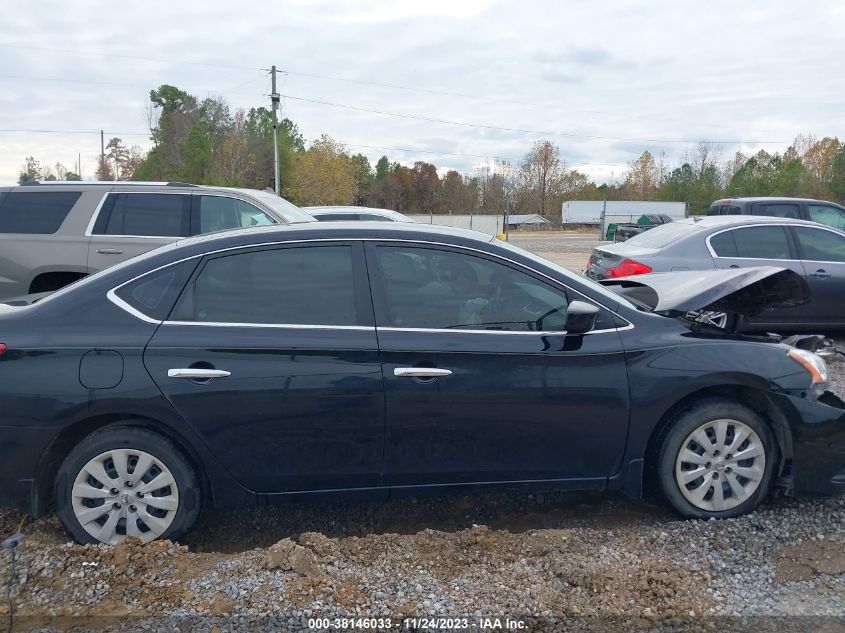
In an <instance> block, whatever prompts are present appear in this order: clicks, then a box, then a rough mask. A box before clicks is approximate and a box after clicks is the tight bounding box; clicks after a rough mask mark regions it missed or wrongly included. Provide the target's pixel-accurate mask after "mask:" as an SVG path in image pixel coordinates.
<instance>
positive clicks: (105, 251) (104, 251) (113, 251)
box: [97, 248, 123, 255]
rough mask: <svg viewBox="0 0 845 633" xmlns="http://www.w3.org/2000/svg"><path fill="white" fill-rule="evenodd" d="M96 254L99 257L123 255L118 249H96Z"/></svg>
mask: <svg viewBox="0 0 845 633" xmlns="http://www.w3.org/2000/svg"><path fill="white" fill-rule="evenodd" d="M97 252H98V253H99V254H100V255H123V251H122V250H120V249H119V248H98V249H97Z"/></svg>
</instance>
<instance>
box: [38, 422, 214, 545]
mask: <svg viewBox="0 0 845 633" xmlns="http://www.w3.org/2000/svg"><path fill="white" fill-rule="evenodd" d="M139 468H140V469H143V472H141V470H139ZM130 470H131V471H132V472H129V471H130ZM92 473H93V474H92ZM121 474H122V475H123V476H122V477H121V476H120V475H121ZM95 475H96V476H95ZM101 480H102V481H101ZM55 492H56V508H57V509H58V515H59V519H61V521H62V523H63V524H64V526H65V528H67V530H68V532H70V534H71V535H72V536H73V538H74V539H75V540H76V541H77V542H79V543H109V544H115V543H119V542H120V541H122V540H124V539H125V538H126V537H127V536H135V537H137V538H139V539H141V540H142V541H143V542H149V541H152V540H155V539H157V538H161V539H178V538H179V537H181V536H182V535H184V534H185V533H186V532H187V531H188V530H189V529H190V528H191V527H192V526H193V524H194V522H195V521H196V520H197V516H198V515H199V511H200V507H201V505H202V490H201V488H200V485H199V482H198V481H197V474H196V472H195V471H194V469H193V468H192V467H191V465H190V463H189V461H188V460H187V459H186V458H185V456H184V455H183V454H182V452H181V451H179V449H178V448H177V447H176V446H175V445H174V444H173V443H172V442H171V441H170V440H168V439H167V438H165V437H163V436H161V435H159V434H158V433H155V432H153V431H149V430H147V429H144V428H141V427H136V426H130V425H125V426H124V425H121V426H114V427H109V428H106V429H102V430H99V431H95V432H94V433H92V434H91V435H89V436H88V437H86V438H85V439H83V440H82V441H81V442H79V444H77V445H76V446H75V447H74V448H73V449H72V450H71V451H70V453H69V454H68V456H67V457H66V458H65V460H64V462H62V465H61V466H60V467H59V471H58V473H57V475H56V482H55ZM115 492H116V494H115Z"/></svg>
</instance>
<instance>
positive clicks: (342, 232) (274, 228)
mask: <svg viewBox="0 0 845 633" xmlns="http://www.w3.org/2000/svg"><path fill="white" fill-rule="evenodd" d="M312 239H327V240H329V239H330V240H344V239H373V240H378V239H387V240H390V239H423V240H428V241H448V242H452V243H456V244H458V243H476V244H489V243H490V242H492V241H493V240H494V239H495V238H494V237H493V236H492V235H489V234H487V233H480V232H478V231H471V230H468V229H459V228H455V227H452V226H440V225H437V224H434V225H431V224H412V223H400V222H397V223H391V222H367V221H364V222H360V221H359V222H347V221H340V222H303V223H299V224H272V225H267V226H257V227H251V228H246V229H234V230H227V231H220V232H218V233H209V234H206V235H198V236H196V237H190V238H187V239H184V240H179V241H178V242H176V244H178V245H179V246H192V245H197V244H200V245H203V247H204V249H206V248H208V246H210V245H211V244H212V243H214V242H220V244H213V247H214V248H226V247H227V246H230V245H231V246H241V245H248V244H252V243H254V244H259V243H262V242H264V241H267V242H273V241H280V242H283V241H296V240H312ZM229 243H231V244H229Z"/></svg>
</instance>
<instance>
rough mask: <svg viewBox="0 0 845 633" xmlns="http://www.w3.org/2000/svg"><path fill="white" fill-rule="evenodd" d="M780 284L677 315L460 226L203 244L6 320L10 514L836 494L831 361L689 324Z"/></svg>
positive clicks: (175, 523) (359, 228)
mask: <svg viewBox="0 0 845 633" xmlns="http://www.w3.org/2000/svg"><path fill="white" fill-rule="evenodd" d="M777 274H778V269H772V270H770V271H768V272H765V271H764V272H762V273H760V274H759V276H758V277H756V278H749V279H746V280H745V282H743V283H739V282H737V280H736V279H733V281H732V282H731V283H729V284H726V289H725V290H723V291H718V290H714V287H718V283H716V280H715V279H711V280H710V282H711V283H710V284H709V285H708V288H709V290H708V291H707V292H706V293H703V294H702V296H701V297H700V298H699V299H700V300H699V301H696V300H695V298H694V297H689V296H687V297H686V299H685V301H684V303H683V305H681V304H675V306H674V307H675V308H678V309H676V310H673V309H661V304H660V299H659V298H658V299H657V303H654V305H651V306H650V305H649V302H648V300H647V293H645V294H644V293H643V292H640V293H638V294H637V293H635V296H634V295H632V296H629V297H626V296H624V295H625V292H622V293H621V294H620V293H618V292H615V291H613V290H610V289H607V288H604V287H602V286H601V285H599V284H596V283H594V282H592V281H589V280H585V279H583V278H580V277H578V276H576V275H573V274H572V273H570V272H568V271H565V270H563V269H561V268H559V267H557V266H555V265H554V264H552V263H550V262H548V261H546V260H543V259H541V258H538V257H536V256H534V255H531V254H529V253H527V252H524V251H522V250H520V249H517V248H514V247H511V246H509V245H507V244H503V243H501V242H499V241H497V240H493V239H491V238H490V237H489V236H483V235H480V234H478V233H472V232H464V231H458V230H454V229H445V228H443V229H438V228H434V227H430V228H429V227H421V226H412V225H401V226H399V225H386V224H367V223H355V224H340V223H338V224H334V223H325V224H318V225H309V226H299V227H297V226H290V227H268V228H262V229H250V230H245V231H237V232H230V233H226V234H218V235H212V236H207V237H203V238H194V239H190V240H185V241H183V242H179V243H177V244H175V245H170V246H167V247H164V248H162V249H159V250H157V251H153V252H150V253H148V254H145V255H143V256H141V257H139V258H137V259H134V260H131V261H128V262H126V263H124V264H120V265H118V266H116V267H114V268H112V269H109V270H107V271H105V272H103V273H100V274H97V275H94V276H92V277H90V278H87V279H85V280H82V281H80V282H78V283H77V284H74V285H73V286H70V287H68V288H66V289H63V290H61V291H59V292H57V293H56V294H54V295H51V296H49V297H47V298H43V299H41V300H40V301H37V302H35V303H32V304H30V305H18V306H5V307H2V308H0V343H2V344H3V345H2V354H0V396H2V398H3V402H4V411H3V417H2V420H0V461H2V463H3V464H4V466H3V469H2V470H0V503H2V504H6V505H14V506H16V507H18V508H21V509H23V510H25V511H27V512H30V513H33V514H41V513H43V512H45V511H48V510H49V509H51V508H54V509H55V510H56V511H57V512H58V514H59V517H60V518H61V520H62V522H63V523H64V524H65V526H66V527H67V528H68V530H69V531H70V532H71V534H72V535H73V536H74V537H75V538H76V539H78V540H80V541H88V542H96V541H101V542H107V543H114V542H118V541H120V540H122V539H123V538H125V537H127V536H134V537H138V538H140V539H142V540H145V541H149V540H152V539H154V538H159V537H164V538H176V537H179V536H180V535H182V534H184V533H185V532H186V531H187V530H188V529H189V528H190V526H191V525H192V524H193V522H194V521H195V519H196V517H197V515H198V513H199V512H200V510H201V509H202V507H204V506H217V507H227V506H234V505H243V504H255V503H267V502H272V501H280V500H284V499H291V498H299V497H301V496H303V495H324V496H330V495H331V496H337V495H340V496H342V497H344V498H351V497H353V496H359V495H361V496H372V495H376V496H378V495H382V496H383V495H389V494H400V493H408V492H414V491H417V490H423V489H429V490H442V489H454V488H457V487H463V488H467V487H469V488H473V489H478V488H481V487H488V486H507V487H519V488H532V487H533V488H547V489H548V488H555V489H593V490H604V489H617V490H620V489H621V490H624V491H625V492H627V493H629V494H632V495H641V494H642V493H643V491H644V489H645V488H646V487H647V486H656V487H657V489H658V490H660V491H661V492H662V494H663V495H664V496H665V498H666V499H667V501H668V502H669V503H670V504H671V505H672V506H673V507H674V508H675V509H676V510H677V511H678V512H679V513H681V514H682V515H684V516H688V517H728V516H735V515H738V514H741V513H744V512H747V511H750V510H751V509H753V508H754V507H755V506H756V505H757V504H758V503H759V502H760V501H761V500H762V499H763V498H764V497H765V496H766V495H767V494H768V492H769V491H770V489H771V488H772V487H773V486H778V485H780V486H782V487H784V488H786V489H789V490H791V489H799V488H803V487H809V488H813V489H816V490H820V489H821V490H823V489H829V488H830V487H831V486H835V485H836V484H838V483H839V481H840V478H841V476H840V472H841V471H842V469H843V468H845V440H843V438H842V437H841V436H842V432H843V428H845V406H844V405H843V403H842V402H841V401H839V400H838V399H837V398H836V397H835V396H834V395H833V394H831V393H830V392H827V391H826V388H827V384H826V383H827V369H826V366H825V363H824V361H823V360H821V359H820V358H819V357H818V356H816V355H815V354H813V353H812V352H810V351H807V350H801V349H798V348H796V347H791V346H789V345H785V344H783V343H782V342H775V341H774V340H773V339H768V338H752V337H747V336H739V335H728V334H726V333H725V332H724V331H721V330H718V329H715V328H711V327H709V326H707V325H706V324H702V323H698V322H696V321H695V319H690V318H687V314H686V313H687V312H688V311H689V310H688V308H690V307H697V308H698V309H712V308H713V307H714V306H716V307H721V308H725V307H726V306H729V305H732V306H734V307H737V306H739V305H740V304H741V303H742V302H741V301H739V300H738V299H736V298H734V299H733V300H730V299H729V298H728V297H729V295H732V294H733V293H736V292H737V291H738V290H739V291H741V290H743V289H745V291H746V293H747V294H749V295H756V294H757V293H756V291H754V290H753V289H754V288H755V287H757V288H761V287H764V286H766V284H767V283H770V282H766V280H767V279H770V278H771V276H772V275H777ZM664 277H666V278H665V279H664V280H663V281H664V282H666V280H667V279H669V277H667V276H664ZM739 286H741V287H739ZM616 290H619V288H616ZM667 291H668V292H669V294H671V293H672V289H671V288H669V287H668V286H665V287H664V288H663V289H662V291H661V292H663V294H664V296H665V294H666V292H667ZM629 294H630V293H629ZM740 294H742V293H740ZM731 301H733V304H732V303H731ZM23 303H25V302H23ZM670 304H671V301H670V302H669V303H666V302H665V301H664V303H663V306H662V307H663V308H665V307H666V306H667V305H670ZM681 308H682V309H681Z"/></svg>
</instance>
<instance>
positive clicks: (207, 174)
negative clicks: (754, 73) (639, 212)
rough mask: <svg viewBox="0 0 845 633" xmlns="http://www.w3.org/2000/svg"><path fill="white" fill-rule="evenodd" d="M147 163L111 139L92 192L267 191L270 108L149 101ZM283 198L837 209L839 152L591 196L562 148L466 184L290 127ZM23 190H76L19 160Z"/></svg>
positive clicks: (734, 161)
mask: <svg viewBox="0 0 845 633" xmlns="http://www.w3.org/2000/svg"><path fill="white" fill-rule="evenodd" d="M147 119H148V125H149V128H150V138H151V140H152V142H153V147H152V149H150V150H149V151H147V152H144V151H142V150H141V149H140V148H139V147H137V146H135V147H127V146H126V145H125V144H124V143H123V140H122V139H120V138H112V139H110V140H109V142H108V144H107V145H106V147H105V152H104V155H103V157H102V158H101V159H100V160H99V161H98V165H97V170H96V177H97V179H99V180H151V181H182V182H191V183H196V184H214V185H223V186H233V187H249V188H257V189H265V188H268V187H269V188H273V186H274V184H275V183H274V182H273V171H274V170H273V116H272V112H271V111H270V110H269V109H268V108H264V107H257V108H250V109H249V110H245V109H237V110H234V111H233V110H232V108H231V107H230V105H229V103H228V102H227V101H226V99H224V98H222V97H209V98H206V99H202V100H200V99H198V98H197V97H195V96H194V95H191V94H189V93H188V92H186V91H184V90H182V89H180V88H178V87H176V86H172V85H167V84H165V85H162V86H159V87H158V88H156V89H155V90H151V91H150V95H149V103H148V106H147ZM276 134H277V139H278V145H279V162H280V172H281V177H280V178H281V182H280V186H281V190H282V195H283V196H284V197H286V198H288V199H289V200H290V201H291V202H293V203H295V204H298V205H301V206H311V205H346V204H357V205H364V206H372V207H381V208H387V209H394V210H396V211H401V212H403V213H411V214H413V213H435V214H437V213H469V212H473V213H497V214H501V213H503V212H505V210H508V212H509V213H515V214H517V213H518V214H531V213H537V214H540V215H543V216H546V217H548V218H549V219H552V220H553V221H554V220H556V219H557V218H558V217H559V214H560V208H561V204H562V203H563V202H564V201H566V200H603V199H607V200H667V201H668V200H672V201H683V202H685V203H687V206H688V209H689V211H690V212H691V213H703V212H704V211H706V209H707V207H708V206H709V205H710V203H711V202H713V200H716V199H718V198H722V197H726V196H796V197H815V198H821V199H827V200H835V201H838V202H845V145H843V144H842V143H840V142H839V140H838V139H837V138H831V137H824V138H821V139H817V138H815V137H813V136H803V135H799V136H798V137H797V138H796V139H795V141H794V143H793V144H792V145H791V146H790V147H789V148H787V150H786V151H784V152H783V153H782V154H780V153H769V152H766V151H762V150H761V151H759V152H758V153H756V154H754V155H752V156H746V155H743V154H741V153H736V154H735V155H734V156H732V157H729V158H727V159H725V158H724V157H723V156H722V150H721V147H720V146H719V145H717V144H712V143H708V142H704V141H703V142H701V143H699V144H698V145H696V146H695V147H693V148H691V149H689V150H688V151H687V152H686V153H685V154H684V156H683V157H682V158H681V160H680V161H678V162H677V163H676V164H674V165H670V164H669V163H668V161H667V158H666V156H665V154H660V155H657V156H655V155H653V154H652V153H651V152H649V151H644V152H643V153H642V155H641V156H639V158H637V159H636V160H634V161H631V162H630V163H629V164H628V166H627V168H626V169H625V170H624V171H623V173H622V174H620V177H619V178H618V179H612V181H611V182H609V183H602V184H596V182H595V181H593V180H591V179H590V178H589V177H588V176H587V175H586V174H584V173H583V172H580V171H578V170H577V169H572V168H570V167H569V166H567V164H566V161H565V160H564V157H563V156H562V154H561V151H560V148H559V147H558V146H557V145H555V144H554V143H552V142H551V141H548V140H539V141H536V142H535V143H534V144H533V145H532V146H531V148H530V149H529V150H528V151H527V153H526V154H525V156H524V157H523V159H522V160H521V161H519V162H517V163H515V164H514V163H511V162H509V161H503V160H497V161H495V162H494V163H492V164H487V165H485V166H484V167H482V168H479V169H477V170H476V172H475V173H472V174H466V173H460V172H458V171H456V170H447V171H445V173H441V171H442V170H439V169H438V168H437V166H436V165H434V164H433V163H430V162H426V161H417V162H415V163H414V164H413V165H403V164H401V163H398V162H391V161H390V160H389V159H388V158H387V157H386V156H382V157H381V158H380V159H379V160H378V162H377V163H376V164H375V165H372V164H371V163H370V161H369V159H368V158H367V157H366V156H365V155H363V154H361V153H357V154H353V153H351V152H349V151H348V149H347V148H346V147H345V146H344V145H343V144H341V143H339V142H337V141H335V140H334V139H332V138H330V137H329V136H326V135H323V136H321V137H320V138H318V139H316V140H314V141H313V142H311V143H308V144H306V142H305V139H304V138H303V135H302V134H301V133H300V131H299V128H298V127H297V125H296V123H294V122H293V121H291V120H290V119H288V118H283V119H282V120H281V121H280V123H279V125H278V128H277V132H276ZM19 179H20V181H21V182H24V181H26V180H39V179H45V180H78V179H79V174H76V173H74V172H71V171H68V170H67V169H66V168H65V167H64V166H62V165H61V164H60V163H59V164H56V166H55V169H52V168H50V167H45V166H42V165H41V164H40V163H39V162H38V161H36V160H35V159H34V158H33V157H27V159H26V164H25V165H24V167H23V169H22V170H21V173H20V178H19Z"/></svg>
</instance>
